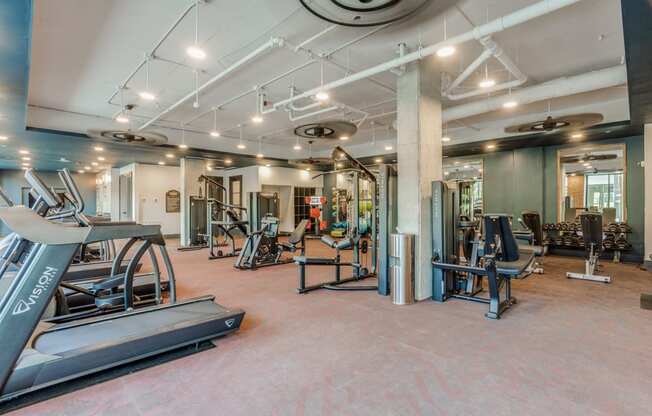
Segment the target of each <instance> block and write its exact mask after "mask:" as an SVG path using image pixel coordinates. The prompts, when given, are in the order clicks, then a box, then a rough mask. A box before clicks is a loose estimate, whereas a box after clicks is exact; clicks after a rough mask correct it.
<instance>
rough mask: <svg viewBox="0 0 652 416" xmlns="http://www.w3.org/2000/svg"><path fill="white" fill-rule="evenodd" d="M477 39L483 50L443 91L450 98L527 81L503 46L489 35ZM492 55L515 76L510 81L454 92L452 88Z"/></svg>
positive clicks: (511, 86) (519, 84)
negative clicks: (458, 92) (488, 86)
mask: <svg viewBox="0 0 652 416" xmlns="http://www.w3.org/2000/svg"><path fill="white" fill-rule="evenodd" d="M478 41H479V42H480V43H481V44H482V46H483V47H484V48H485V50H484V52H483V53H482V54H481V55H480V57H479V58H478V59H476V60H475V61H474V62H473V63H472V64H471V65H470V66H469V68H467V69H466V70H465V71H464V72H463V73H462V74H461V75H460V76H459V77H458V78H457V79H456V80H455V81H454V82H453V83H452V84H451V86H450V87H448V88H447V89H446V91H445V92H444V96H446V97H447V98H448V99H450V100H462V99H465V98H471V97H477V96H478V95H484V94H489V93H492V92H496V91H502V90H506V89H509V88H517V87H520V86H521V85H523V84H525V83H526V82H527V76H526V75H525V74H524V73H523V72H521V70H520V69H519V68H518V67H517V66H516V64H515V63H514V61H512V59H511V58H510V57H509V56H508V55H507V53H505V51H504V50H503V48H501V47H500V46H499V45H498V44H497V43H496V42H494V40H493V39H491V37H489V36H487V37H486V38H482V39H478ZM492 56H493V57H494V58H496V59H497V60H498V62H500V63H501V64H503V66H504V67H505V69H507V71H509V73H510V74H512V76H513V77H514V78H515V79H513V80H511V81H507V82H502V83H500V84H497V85H494V86H493V87H490V88H475V89H474V90H472V91H468V92H465V93H461V94H454V93H453V90H454V89H455V88H456V87H458V86H459V85H460V84H461V83H462V82H464V80H466V79H467V78H468V77H469V76H470V75H471V74H472V73H473V72H475V70H476V69H477V68H478V67H479V66H480V65H481V64H482V63H483V62H484V61H486V60H487V59H489V58H490V57H492Z"/></svg>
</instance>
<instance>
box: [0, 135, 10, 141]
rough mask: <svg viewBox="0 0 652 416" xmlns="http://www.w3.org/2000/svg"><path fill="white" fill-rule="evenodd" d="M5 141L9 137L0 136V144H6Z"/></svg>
mask: <svg viewBox="0 0 652 416" xmlns="http://www.w3.org/2000/svg"><path fill="white" fill-rule="evenodd" d="M7 140H9V137H7V136H0V142H6V141H7Z"/></svg>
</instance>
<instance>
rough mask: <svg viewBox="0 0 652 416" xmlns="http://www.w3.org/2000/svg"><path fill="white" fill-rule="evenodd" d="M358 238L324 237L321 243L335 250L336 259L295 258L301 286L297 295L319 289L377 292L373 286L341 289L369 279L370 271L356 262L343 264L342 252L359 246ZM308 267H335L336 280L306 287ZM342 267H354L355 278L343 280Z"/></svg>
mask: <svg viewBox="0 0 652 416" xmlns="http://www.w3.org/2000/svg"><path fill="white" fill-rule="evenodd" d="M358 240H359V237H358V238H351V237H347V238H344V239H341V240H335V239H334V238H333V237H331V236H329V235H323V236H322V237H321V239H320V241H321V242H322V243H324V244H326V245H327V246H328V247H330V248H333V249H335V257H334V258H324V257H306V256H296V257H294V262H295V263H296V264H297V265H298V266H299V286H298V287H297V293H300V294H301V293H308V292H311V291H313V290H318V289H329V290H376V289H377V287H376V286H373V288H372V287H371V286H346V287H340V285H342V284H344V283H350V282H355V281H358V280H361V279H364V278H366V277H369V271H368V270H367V269H365V268H364V267H361V265H360V264H359V263H354V262H342V261H341V255H340V251H341V250H346V249H349V248H353V249H354V250H355V247H356V246H357V244H358ZM306 266H332V267H335V280H332V281H330V282H323V283H318V284H315V285H311V286H306ZM342 266H351V267H353V276H352V277H348V278H345V279H342V277H341V274H342V273H341V268H342Z"/></svg>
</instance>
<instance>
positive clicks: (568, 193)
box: [557, 144, 627, 224]
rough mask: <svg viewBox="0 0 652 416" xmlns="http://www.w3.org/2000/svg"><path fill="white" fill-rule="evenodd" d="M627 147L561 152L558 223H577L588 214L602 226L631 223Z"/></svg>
mask: <svg viewBox="0 0 652 416" xmlns="http://www.w3.org/2000/svg"><path fill="white" fill-rule="evenodd" d="M626 160H627V154H626V149H625V145H624V144H613V145H594V146H583V147H578V148H571V149H562V150H559V151H558V152H557V166H558V173H557V185H558V186H557V189H558V200H557V201H558V205H557V207H558V210H557V220H558V221H560V222H561V221H565V222H573V221H575V219H576V218H577V217H578V216H579V215H580V214H581V213H582V212H585V211H589V212H598V213H600V214H602V222H603V223H604V224H609V223H612V222H626V221H627V206H626V201H627V199H626V197H625V188H626V186H625V185H626V183H627V169H626V166H627V164H626Z"/></svg>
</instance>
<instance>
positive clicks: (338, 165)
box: [335, 163, 344, 168]
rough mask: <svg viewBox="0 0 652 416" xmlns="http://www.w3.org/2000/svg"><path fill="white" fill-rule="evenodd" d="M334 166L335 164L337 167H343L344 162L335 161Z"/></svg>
mask: <svg viewBox="0 0 652 416" xmlns="http://www.w3.org/2000/svg"><path fill="white" fill-rule="evenodd" d="M335 166H337V167H338V168H343V167H344V163H337V164H336V165H335Z"/></svg>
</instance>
